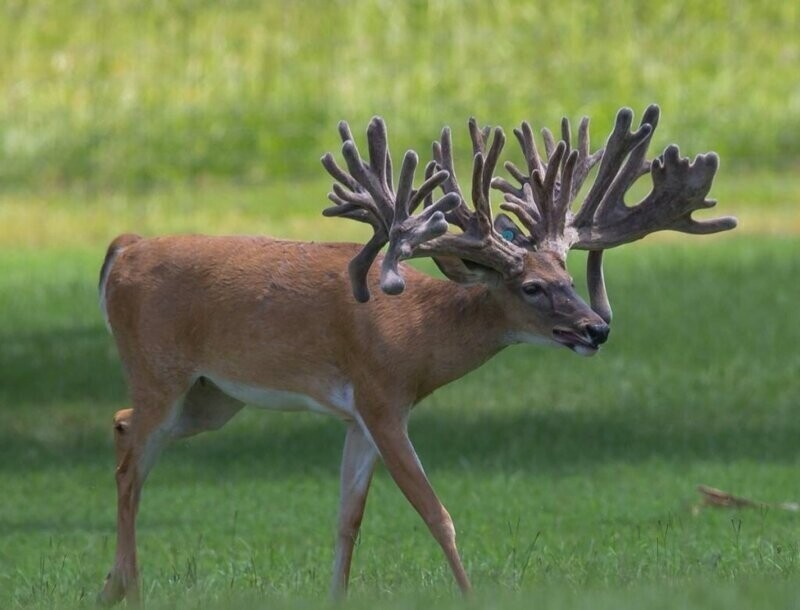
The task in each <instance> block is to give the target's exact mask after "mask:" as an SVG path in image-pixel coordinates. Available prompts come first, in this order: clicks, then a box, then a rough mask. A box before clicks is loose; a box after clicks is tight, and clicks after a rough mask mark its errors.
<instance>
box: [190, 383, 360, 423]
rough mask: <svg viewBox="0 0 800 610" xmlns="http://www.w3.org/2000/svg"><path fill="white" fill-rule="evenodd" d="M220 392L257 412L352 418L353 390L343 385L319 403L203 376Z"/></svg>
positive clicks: (353, 412) (353, 415) (350, 386)
mask: <svg viewBox="0 0 800 610" xmlns="http://www.w3.org/2000/svg"><path fill="white" fill-rule="evenodd" d="M205 377H207V378H208V379H209V380H210V381H212V382H213V383H214V384H215V385H216V386H217V387H218V388H219V389H220V390H222V391H223V392H224V393H225V394H227V395H228V396H230V397H231V398H235V399H236V400H239V401H241V402H243V403H245V404H248V405H252V406H254V407H258V408H260V409H270V410H274V411H316V412H317V413H326V414H328V415H335V416H337V417H344V418H347V419H352V418H354V417H355V402H354V400H353V386H352V385H350V384H349V383H344V384H342V385H341V386H340V387H336V388H334V389H333V390H332V391H331V392H330V395H329V396H328V397H327V400H325V401H324V402H320V401H319V400H315V399H314V398H312V397H311V396H308V395H306V394H302V393H299V392H286V391H284V390H274V389H272V388H265V387H260V386H254V385H248V384H244V383H240V382H238V381H231V380H228V379H224V378H218V377H214V376H210V375H205Z"/></svg>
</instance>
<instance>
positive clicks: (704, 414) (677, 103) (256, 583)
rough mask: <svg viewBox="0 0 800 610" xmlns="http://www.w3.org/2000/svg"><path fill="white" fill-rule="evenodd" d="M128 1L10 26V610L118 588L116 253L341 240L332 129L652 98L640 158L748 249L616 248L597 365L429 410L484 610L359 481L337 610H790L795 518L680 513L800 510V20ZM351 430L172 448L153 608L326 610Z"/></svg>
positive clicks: (558, 110)
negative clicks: (798, 505) (692, 160)
mask: <svg viewBox="0 0 800 610" xmlns="http://www.w3.org/2000/svg"><path fill="white" fill-rule="evenodd" d="M142 6H143V3H140V2H133V1H128V0H125V1H120V2H94V1H90V0H60V1H56V0H24V1H23V0H9V1H7V2H4V3H2V7H0V91H2V95H0V608H3V609H5V608H58V609H61V608H70V607H88V606H90V605H91V604H92V603H93V600H94V596H95V594H96V593H97V591H98V590H99V588H100V585H101V582H102V579H103V577H104V575H105V574H106V572H107V570H108V568H109V567H110V565H111V561H112V558H113V551H114V531H115V530H114V527H115V504H114V503H115V497H116V494H115V488H114V475H113V468H114V464H113V448H112V438H111V437H112V433H111V417H112V415H113V413H114V412H115V411H116V410H117V409H118V408H120V407H121V406H123V405H125V404H126V400H127V399H126V397H125V387H124V383H123V379H122V373H121V371H120V368H119V364H118V361H117V357H116V353H115V350H114V347H113V344H112V340H111V338H110V337H109V335H108V333H107V331H106V329H105V327H104V325H103V322H102V318H101V316H100V313H99V311H98V308H97V295H96V279H97V273H98V269H99V266H100V263H101V261H102V256H103V254H104V252H105V247H106V245H107V243H108V241H109V240H110V239H111V238H112V237H114V236H115V235H116V234H118V233H120V232H123V231H137V232H140V233H143V234H147V235H153V234H157V233H163V232H188V231H198V232H208V233H266V234H272V235H277V236H282V237H292V238H298V239H315V240H330V239H339V240H346V239H362V238H363V237H364V236H365V235H366V234H365V233H364V232H363V231H362V230H361V229H360V228H359V227H355V226H353V227H351V226H348V224H353V225H354V224H355V223H347V222H344V223H343V222H341V221H334V220H326V219H322V218H321V216H320V215H319V211H320V209H321V208H322V207H323V206H324V204H325V199H324V197H325V193H326V192H327V189H328V186H329V180H328V179H326V178H324V177H323V176H322V170H321V168H320V167H319V165H318V158H319V156H320V155H321V154H322V153H323V152H324V151H326V150H330V149H333V148H335V147H336V142H337V140H336V133H335V124H336V121H337V120H338V119H340V118H343V117H347V118H349V119H350V120H351V121H352V123H353V125H354V128H355V129H356V130H357V131H358V132H361V131H362V130H363V125H365V123H366V120H368V118H369V117H370V116H371V115H372V114H375V113H380V114H383V115H384V116H386V118H387V120H388V121H389V125H390V130H391V132H392V137H393V142H395V143H396V146H397V149H401V148H403V147H405V146H410V145H413V146H416V147H419V148H420V149H423V148H424V147H425V148H424V149H425V150H427V148H426V146H427V143H429V141H430V139H431V138H432V137H433V136H434V135H435V134H436V133H437V131H438V129H439V128H440V126H441V124H442V123H450V124H452V125H453V126H454V128H455V127H456V126H460V125H463V123H464V121H465V119H466V118H467V117H468V116H469V115H470V114H473V113H475V114H477V115H478V116H479V118H481V119H482V120H487V121H492V122H494V123H502V124H503V125H504V126H505V127H506V128H510V127H511V126H512V124H513V123H515V122H518V121H519V120H521V119H522V118H530V119H532V120H533V121H534V122H535V123H537V124H542V123H546V124H549V125H551V126H553V125H555V124H556V123H557V120H558V118H559V117H560V116H561V114H563V113H568V114H569V115H570V116H571V117H577V116H579V115H581V114H584V113H589V114H591V115H592V117H593V126H594V129H593V133H594V140H593V141H594V142H595V143H599V142H600V141H601V140H602V137H603V136H604V135H605V134H606V133H607V130H608V127H609V125H610V124H611V121H612V120H613V115H614V112H615V110H616V109H617V107H619V106H621V105H623V104H627V105H631V106H633V107H634V108H635V109H636V110H637V113H638V112H641V109H642V108H643V107H644V106H645V105H646V104H647V103H650V102H652V101H657V102H659V103H660V104H661V105H662V107H663V109H664V117H663V119H662V124H661V127H659V132H658V136H657V138H656V142H654V146H653V149H660V148H661V147H662V146H663V145H664V144H665V143H666V142H668V141H673V140H674V141H677V142H679V143H680V144H681V145H682V150H684V151H686V152H688V153H695V152H701V151H704V150H707V149H716V150H717V151H718V152H720V154H721V155H722V160H723V164H722V167H721V170H720V175H719V178H718V181H717V183H716V185H715V187H714V190H713V191H712V196H714V197H716V198H717V199H719V200H720V212H721V213H726V214H727V213H734V214H736V215H738V216H739V218H740V220H741V226H740V228H739V229H738V230H737V231H736V232H735V233H732V234H726V235H723V236H716V237H709V238H688V237H681V236H675V235H666V236H659V237H654V238H652V239H648V240H646V241H645V242H644V243H643V244H641V245H638V246H634V247H626V248H621V249H620V250H619V251H616V250H615V251H612V252H609V253H608V255H607V261H608V262H607V279H608V285H609V290H610V292H611V297H612V304H613V305H614V313H615V320H614V330H613V332H612V335H611V339H610V342H609V344H608V345H607V346H605V347H604V348H603V350H602V352H601V354H600V355H598V356H597V357H595V358H592V359H583V358H579V357H577V356H575V355H574V354H571V353H569V352H568V351H566V350H560V351H559V350H554V349H545V348H536V347H515V348H512V349H509V350H507V351H505V352H503V353H502V354H500V355H499V356H498V357H497V358H495V359H494V360H492V361H491V362H490V363H488V364H487V365H486V366H484V367H483V368H481V369H479V370H478V371H475V372H474V373H472V374H470V375H469V376H467V377H466V378H464V379H462V380H460V381H458V382H456V383H454V384H452V385H451V386H448V387H446V388H443V389H442V390H440V391H439V392H437V393H435V394H434V395H433V396H431V397H430V398H429V399H427V400H426V401H424V402H423V403H422V404H421V405H420V406H419V407H418V411H417V412H416V413H415V414H414V416H413V417H412V423H411V428H412V430H411V434H412V438H413V439H414V440H415V442H416V445H417V448H418V450H419V453H420V455H421V457H422V460H423V462H424V464H425V466H426V470H427V471H428V473H429V475H430V477H431V479H432V481H433V484H434V485H435V487H436V489H437V491H438V492H439V495H440V496H441V497H442V499H443V501H444V502H445V504H446V505H447V507H448V509H449V510H450V512H451V514H452V515H453V518H454V520H455V522H456V526H457V528H458V531H459V542H460V547H461V550H462V555H463V558H464V561H465V564H466V567H467V570H468V571H469V573H470V575H471V577H472V579H473V584H474V585H475V588H476V595H475V597H474V598H473V599H471V600H468V601H464V600H462V599H461V598H460V597H459V596H458V595H457V593H456V590H455V587H454V585H453V583H452V579H451V576H450V574H449V572H448V570H447V569H446V567H445V564H444V561H443V558H442V556H441V552H440V550H439V548H438V547H437V546H436V545H435V543H434V542H433V541H432V540H431V538H430V536H429V535H428V533H427V531H426V530H425V528H424V526H423V524H422V523H421V521H420V520H419V518H418V516H417V515H416V514H415V513H414V511H413V510H412V509H411V508H410V506H409V505H408V504H407V503H406V501H405V500H404V499H403V497H402V495H401V494H400V492H399V491H398V490H396V489H395V487H394V485H393V484H392V482H391V480H390V479H389V478H388V476H387V475H386V473H385V472H383V471H381V470H379V472H378V475H377V478H376V481H375V483H374V486H373V488H372V492H371V494H370V499H369V503H368V507H367V515H366V518H365V523H364V527H363V530H362V536H361V539H360V542H359V545H358V547H357V550H356V557H355V563H354V569H353V583H352V596H351V599H350V601H349V603H348V606H347V607H352V608H356V609H357V608H375V607H377V606H379V607H386V608H398V609H401V608H402V609H406V608H420V609H422V608H426V609H427V608H432V607H437V608H449V607H452V608H456V607H458V608H462V607H466V608H475V609H478V608H498V609H500V608H520V609H521V608H530V607H541V608H558V609H561V608H570V609H572V608H586V609H592V610H596V609H604V608H609V609H610V608H614V609H615V610H617V609H622V610H627V609H629V608H630V609H634V608H643V607H644V608H654V609H658V608H674V607H696V608H704V609H705V608H720V609H722V608H724V609H726V610H739V609H745V608H752V607H769V608H800V595H798V587H797V585H798V582H800V513H791V512H786V511H781V510H776V509H770V508H764V509H758V510H738V511H737V510H733V511H729V510H720V509H705V510H700V511H695V510H693V508H694V506H695V505H696V503H697V501H698V496H697V493H696V491H695V486H696V485H697V484H700V483H705V484H709V485H712V486H716V487H720V488H722V489H725V490H728V491H731V492H734V493H737V494H741V495H744V496H747V497H750V498H754V499H756V500H761V501H764V502H767V503H779V502H784V501H800V418H799V417H798V408H800V404H799V402H800V399H798V396H800V381H799V380H800V350H799V349H798V345H800V326H799V325H798V324H797V304H798V302H800V283H798V277H800V254H798V253H800V179H798V177H797V176H798V174H797V167H798V166H799V164H798V161H800V139H798V138H797V133H798V132H799V130H800V94H798V90H797V83H798V82H800V80H799V79H798V73H797V65H798V60H800V43H798V40H797V37H796V35H795V33H796V31H797V29H798V22H799V21H800V10H798V8H797V7H796V6H794V4H793V3H789V2H739V3H727V2H721V1H707V2H703V3H696V2H688V1H686V2H667V3H660V4H658V3H656V4H654V3H649V4H647V5H644V4H637V3H627V2H623V1H622V0H609V1H608V2H605V3H603V8H602V9H600V8H596V7H594V5H591V6H590V5H589V3H584V2H579V1H577V0H563V1H562V2H559V3H556V4H554V3H549V4H548V3H536V2H522V1H516V0H496V1H494V2H492V3H481V2H467V3H463V4H462V3H459V2H451V1H447V0H436V1H434V0H431V1H429V2H416V1H415V2H406V3H393V2H383V1H381V0H349V1H348V2H339V1H332V2H325V3H322V2H302V3H301V2H296V3H295V2H293V3H283V2H280V3H279V2H255V1H248V0H221V1H219V2H206V1H204V0H180V1H176V2H170V3H166V2H151V3H149V4H146V7H145V8H146V10H144V9H143V8H142ZM645 6H646V10H645ZM598 7H599V5H598ZM454 133H455V135H456V138H457V140H456V143H457V146H458V147H459V151H461V152H462V158H463V157H464V156H465V155H464V154H463V153H466V151H467V143H466V142H465V138H466V133H465V131H455V132H454ZM511 154H513V153H511ZM461 175H462V176H466V175H468V174H467V173H465V172H462V174H461ZM570 264H571V268H572V271H573V273H574V274H575V275H576V277H580V275H581V274H582V273H581V271H580V270H581V268H582V265H583V261H582V259H581V256H580V255H575V256H574V257H573V258H571V259H570ZM422 265H423V267H425V268H426V269H429V268H430V266H429V265H428V266H426V265H425V264H424V263H422ZM343 434H344V429H343V427H342V425H341V424H340V423H339V422H336V421H334V420H329V419H325V418H321V417H318V416H313V415H297V414H291V415H290V414H286V415H282V414H273V413H264V412H259V411H257V410H249V409H246V410H245V411H244V412H243V413H242V414H241V415H239V416H238V417H237V418H236V419H235V420H234V421H233V422H231V424H229V425H228V426H227V427H226V428H225V429H223V430H222V431H220V432H217V433H214V434H211V435H202V436H199V437H197V438H194V439H191V440H189V441H184V442H182V443H180V444H177V445H175V446H174V447H173V448H171V449H170V450H168V451H167V452H165V454H164V456H163V458H162V460H161V461H160V463H159V464H158V465H157V467H156V468H155V470H154V472H153V474H152V475H151V477H150V479H149V480H148V482H147V485H146V487H145V492H144V498H143V504H142V511H141V515H140V521H139V525H140V527H139V532H138V533H139V550H140V561H141V567H142V576H143V589H144V593H145V598H146V601H147V604H148V607H152V608H175V607H179V608H182V607H185V608H213V607H220V608H242V607H254V608H261V607H285V608H290V609H300V608H316V607H320V606H324V605H326V604H327V601H326V599H327V598H326V593H327V588H328V580H329V574H330V567H331V562H332V554H333V542H334V527H335V513H336V508H337V501H338V499H337V493H338V459H339V454H340V451H341V445H342V441H343Z"/></svg>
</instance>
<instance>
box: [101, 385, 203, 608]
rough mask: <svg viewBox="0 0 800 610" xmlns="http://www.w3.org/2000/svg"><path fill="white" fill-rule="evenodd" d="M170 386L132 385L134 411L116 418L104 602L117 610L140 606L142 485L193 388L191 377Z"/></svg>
mask: <svg viewBox="0 0 800 610" xmlns="http://www.w3.org/2000/svg"><path fill="white" fill-rule="evenodd" d="M176 379H181V378H180V377H178V376H173V377H172V382H171V383H166V382H163V381H159V380H157V379H154V378H153V377H152V376H150V375H144V374H142V373H141V372H139V374H138V375H132V376H131V378H130V379H129V383H130V394H131V401H132V404H133V408H131V409H123V410H121V411H118V412H117V414H116V415H115V416H114V439H115V446H116V454H117V467H116V480H117V549H116V553H115V559H114V565H113V566H112V568H111V571H110V572H109V573H108V576H107V577H106V580H105V584H104V586H103V589H102V591H101V592H100V595H99V601H100V602H101V603H104V604H113V603H116V602H118V601H120V600H121V599H123V598H128V600H129V602H132V603H138V601H139V583H138V570H137V564H136V514H137V512H138V509H139V499H140V497H141V490H142V485H143V484H144V481H145V479H146V478H147V475H148V473H149V472H150V469H151V468H152V467H153V465H154V464H155V461H156V459H157V458H158V455H159V454H160V453H161V450H162V449H163V448H164V446H165V445H166V444H167V442H168V441H169V439H170V438H171V437H172V435H173V433H174V429H175V426H176V423H177V421H178V420H179V418H180V414H181V410H182V407H183V402H184V397H185V395H186V393H187V391H188V389H189V386H190V385H191V380H190V378H189V377H188V376H186V377H183V378H182V379H183V381H182V382H178V381H176Z"/></svg>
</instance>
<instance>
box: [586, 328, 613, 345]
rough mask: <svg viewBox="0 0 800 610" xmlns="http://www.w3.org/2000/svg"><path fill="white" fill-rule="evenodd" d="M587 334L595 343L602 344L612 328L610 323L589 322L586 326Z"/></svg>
mask: <svg viewBox="0 0 800 610" xmlns="http://www.w3.org/2000/svg"><path fill="white" fill-rule="evenodd" d="M585 330H586V334H587V335H588V336H589V339H591V340H592V342H593V343H594V344H595V345H601V344H603V343H605V342H606V341H607V340H608V333H610V332H611V328H610V327H609V326H608V324H587V325H586V327H585Z"/></svg>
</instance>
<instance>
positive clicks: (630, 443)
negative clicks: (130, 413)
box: [0, 404, 800, 479]
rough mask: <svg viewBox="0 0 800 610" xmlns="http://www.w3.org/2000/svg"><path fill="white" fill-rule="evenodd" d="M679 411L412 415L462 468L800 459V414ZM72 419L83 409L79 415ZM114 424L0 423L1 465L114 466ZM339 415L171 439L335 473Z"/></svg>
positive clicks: (427, 438) (208, 456)
mask: <svg viewBox="0 0 800 610" xmlns="http://www.w3.org/2000/svg"><path fill="white" fill-rule="evenodd" d="M678 415H679V416H678V417H676V413H675V411H674V410H672V409H669V408H664V409H659V410H654V409H647V410H642V408H641V407H640V406H639V405H634V404H629V405H621V406H620V407H618V408H616V409H614V410H613V411H612V412H608V411H606V412H603V413H591V412H589V413H587V412H583V411H575V412H559V411H549V410H548V411H540V412H524V413H505V414H497V415H492V414H487V413H480V414H467V415H465V417H454V415H453V414H452V413H449V414H448V413H441V412H437V411H436V410H427V411H421V412H419V413H417V414H416V415H415V416H414V417H413V418H412V424H411V435H412V438H413V439H414V442H415V444H416V446H417V448H418V450H419V452H420V454H421V456H422V458H423V460H424V462H425V465H426V467H428V468H429V469H431V470H435V469H455V470H465V471H478V472H480V471H490V470H498V471H508V472H512V471H515V470H523V471H530V472H536V473H540V474H547V473H567V472H571V471H576V470H591V469H593V468H594V467H596V466H599V465H602V464H604V463H609V462H619V463H637V462H640V461H644V460H651V459H659V460H665V461H670V462H673V463H679V464H689V463H691V462H694V461H717V462H731V461H736V460H758V461H759V462H779V463H793V462H796V461H798V460H800V443H798V442H797V439H798V438H800V420H798V419H795V420H791V421H787V420H785V419H781V420H780V421H779V423H780V425H770V424H768V422H754V423H750V424H747V425H742V424H741V422H740V421H737V420H735V419H719V420H717V421H716V422H715V421H710V418H709V417H707V416H704V417H701V418H698V420H694V419H692V418H691V417H683V415H684V414H683V413H679V414H678ZM76 417H78V415H77V414H76ZM110 436H111V432H110V426H109V430H108V431H101V430H98V429H97V428H96V427H95V428H94V430H89V431H83V432H82V431H81V427H80V425H79V424H77V425H76V426H75V427H74V428H73V429H65V430H64V434H62V435H58V434H53V433H52V431H51V432H49V433H45V434H41V433H39V432H38V431H37V430H36V429H32V430H19V429H17V430H8V429H3V430H2V431H0V472H1V471H7V472H13V471H14V470H19V469H20V468H24V469H25V470H26V471H27V472H32V471H35V470H45V471H49V470H59V469H67V470H68V469H73V468H76V467H98V466H100V467H103V468H111V465H112V460H113V458H112V447H111V439H110ZM343 437H344V427H343V425H342V424H341V423H339V422H337V421H335V420H332V419H328V418H324V417H319V416H313V415H295V414H273V413H260V412H256V411H255V410H249V412H248V410H246V411H245V412H244V413H243V414H242V415H240V416H239V418H238V421H234V422H233V423H232V424H230V425H229V426H228V428H226V429H223V430H222V431H219V432H215V433H214V434H206V435H200V436H198V437H195V438H193V439H190V440H183V441H179V442H177V443H175V444H174V445H173V446H172V447H171V448H170V449H169V450H168V452H167V458H166V459H167V461H168V462H169V463H170V464H171V467H174V468H178V469H180V470H181V471H183V470H184V469H185V470H186V474H187V475H190V476H192V477H197V478H201V479H202V478H210V479H215V478H218V477H223V478H224V477H225V476H226V474H228V473H230V474H232V473H234V472H235V473H236V475H237V476H244V477H247V476H250V475H252V476H253V477H259V478H261V477H267V478H275V479H282V478H285V477H291V476H295V475H297V474H298V473H308V474H314V475H320V476H327V475H330V476H337V472H338V457H339V453H340V449H341V445H342V441H343Z"/></svg>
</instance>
